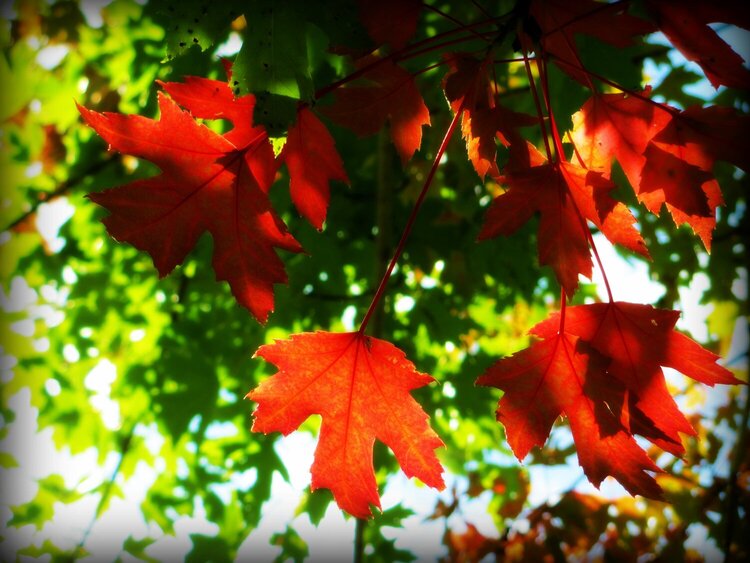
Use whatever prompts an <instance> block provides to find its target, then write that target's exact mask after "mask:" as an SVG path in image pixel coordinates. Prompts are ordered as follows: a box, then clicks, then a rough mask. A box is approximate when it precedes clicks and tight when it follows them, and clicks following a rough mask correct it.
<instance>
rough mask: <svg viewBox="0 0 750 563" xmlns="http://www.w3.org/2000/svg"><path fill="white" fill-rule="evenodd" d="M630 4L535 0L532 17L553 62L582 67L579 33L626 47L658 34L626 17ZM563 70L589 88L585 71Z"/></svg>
mask: <svg viewBox="0 0 750 563" xmlns="http://www.w3.org/2000/svg"><path fill="white" fill-rule="evenodd" d="M627 4H628V3H627V2H616V3H613V4H606V3H602V2H596V1H595V0H534V1H533V2H532V3H531V8H530V14H531V15H532V16H533V18H534V20H535V21H536V23H537V25H538V26H539V31H540V32H541V44H542V47H543V49H544V51H546V52H547V53H549V54H551V55H553V57H554V58H553V59H552V60H553V61H555V60H559V59H562V60H564V61H567V62H568V63H578V64H580V57H579V55H578V48H577V47H576V43H575V35H576V34H577V33H583V34H586V35H591V36H593V37H596V38H597V39H599V40H600V41H603V42H605V43H609V44H611V45H614V46H616V47H620V48H624V47H629V46H630V45H632V44H633V36H637V35H645V34H647V33H651V32H652V31H655V28H654V25H653V24H651V23H650V22H647V21H645V20H642V19H640V18H637V17H634V16H631V15H629V14H627V13H626V10H627ZM528 44H529V45H530V44H532V43H530V42H529V43H528ZM560 68H561V69H562V70H563V71H564V72H566V73H568V75H570V76H571V77H572V78H574V79H576V80H578V81H579V82H581V83H582V84H584V85H589V83H590V82H589V78H588V76H587V75H586V73H585V71H583V70H580V69H578V68H576V65H572V64H563V65H560Z"/></svg>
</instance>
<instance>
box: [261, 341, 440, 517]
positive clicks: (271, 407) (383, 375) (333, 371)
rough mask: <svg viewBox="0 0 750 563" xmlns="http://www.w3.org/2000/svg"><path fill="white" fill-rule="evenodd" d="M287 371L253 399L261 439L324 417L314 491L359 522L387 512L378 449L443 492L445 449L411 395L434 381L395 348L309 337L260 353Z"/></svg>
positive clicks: (385, 344)
mask: <svg viewBox="0 0 750 563" xmlns="http://www.w3.org/2000/svg"><path fill="white" fill-rule="evenodd" d="M256 355H257V356H260V357H261V358H263V359H264V360H266V361H268V362H270V363H272V364H274V365H275V366H277V367H278V368H279V371H278V373H276V374H275V375H274V376H273V377H271V378H270V379H267V380H266V381H264V382H263V383H261V384H260V386H258V387H257V388H256V389H255V390H253V391H251V392H250V393H249V394H248V398H250V399H252V400H253V401H256V402H257V403H258V408H257V409H256V411H255V414H254V416H255V422H254V423H253V431H256V432H264V433H268V432H276V431H278V432H282V433H283V434H289V433H290V432H292V431H294V430H296V429H297V428H298V427H299V425H300V424H302V422H304V421H305V420H306V419H307V418H308V417H309V416H311V415H313V414H319V415H321V417H322V426H321V430H320V440H319V442H318V446H317V448H316V450H315V461H314V463H313V465H312V469H311V472H312V489H313V490H314V489H318V488H327V489H330V490H331V491H332V492H333V496H334V498H335V499H336V502H337V503H338V505H339V506H340V507H341V508H342V509H343V510H346V511H347V512H348V513H349V514H352V515H353V516H357V517H359V518H366V517H368V516H370V515H371V511H370V505H375V506H377V507H378V508H379V507H380V498H379V496H378V489H377V483H376V482H375V474H374V472H373V460H372V455H373V445H374V442H375V439H378V440H380V441H381V442H383V443H384V444H386V445H387V446H388V447H390V448H391V449H392V450H393V453H394V454H395V456H396V459H397V460H398V462H399V464H400V465H401V467H402V469H403V471H404V473H406V475H408V476H409V477H417V478H419V479H420V480H421V481H423V482H424V483H426V484H427V485H430V486H431V487H435V488H437V489H442V488H443V486H444V484H443V479H442V477H441V473H442V468H441V466H440V462H439V461H438V459H437V457H436V456H435V452H434V450H435V449H436V448H438V447H440V446H442V445H443V443H442V441H441V440H440V438H438V436H437V435H436V434H435V433H434V432H433V431H432V429H431V428H430V426H429V425H428V423H427V419H428V416H427V414H425V412H424V411H423V410H422V409H421V407H420V406H419V405H418V404H417V403H416V402H415V401H414V399H413V398H412V397H411V395H410V391H412V390H413V389H417V388H419V387H423V386H424V385H427V384H428V383H430V382H432V381H433V379H432V378H431V377H430V376H429V375H426V374H423V373H419V372H417V371H416V369H415V368H414V365H413V364H412V363H411V362H410V361H408V360H407V359H406V357H405V356H404V353H403V352H401V351H400V350H398V349H397V348H396V347H394V346H393V345H392V344H390V343H388V342H385V341H383V340H378V339H376V338H371V337H368V336H365V335H363V334H360V333H358V332H353V333H338V334H337V333H329V332H316V333H303V334H295V335H293V336H292V337H291V338H290V339H289V340H283V341H276V342H275V343H273V344H269V345H266V346H261V347H260V348H259V349H258V351H257V352H256Z"/></svg>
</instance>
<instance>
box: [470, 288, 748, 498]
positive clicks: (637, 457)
mask: <svg viewBox="0 0 750 563" xmlns="http://www.w3.org/2000/svg"><path fill="white" fill-rule="evenodd" d="M678 317H679V313H678V312H676V311H669V310H662V309H654V308H653V307H650V306H647V305H637V304H632V303H621V302H614V303H598V304H592V305H581V306H575V307H568V308H567V309H566V311H565V324H564V332H560V326H561V325H560V318H559V314H555V315H553V316H551V317H550V318H548V319H547V320H545V321H543V322H542V323H540V324H538V325H536V326H535V327H534V328H532V330H531V334H533V335H535V336H537V337H540V338H542V339H543V340H541V341H538V342H535V343H534V344H532V345H531V347H529V348H528V349H526V350H523V351H521V352H519V353H517V354H515V355H513V356H511V357H509V358H505V359H502V360H500V361H499V362H497V363H495V364H494V365H493V366H491V367H490V368H489V370H487V372H486V373H485V374H484V375H482V376H481V377H480V378H479V379H478V380H477V383H478V384H480V385H488V386H494V387H498V388H500V389H502V390H503V391H505V395H504V396H503V397H502V399H501V400H500V402H499V404H498V411H497V416H498V420H499V421H501V422H502V423H503V424H504V425H505V427H506V434H507V437H508V442H509V443H510V445H511V447H512V448H513V451H514V452H515V454H516V456H517V457H518V458H519V459H523V458H524V457H525V456H526V454H527V453H528V452H529V451H530V450H531V448H532V447H534V446H541V445H542V444H543V443H544V442H545V441H546V438H547V435H548V434H549V431H550V428H551V426H552V424H553V422H554V421H555V419H556V418H557V417H558V416H559V415H560V414H561V413H563V414H565V415H566V416H567V417H568V419H569V421H570V427H571V431H572V432H573V438H574V440H575V443H576V447H577V449H578V457H579V461H580V464H581V466H582V467H583V469H584V472H585V473H586V475H587V476H588V478H589V480H591V481H592V483H594V484H595V485H597V486H598V485H599V483H600V482H601V481H602V479H603V478H604V477H605V476H607V475H611V476H613V477H615V478H616V479H617V480H618V481H619V482H620V483H621V484H622V485H623V486H624V487H625V488H626V489H627V490H628V491H629V492H630V493H631V494H640V495H643V496H647V497H650V498H661V489H660V488H659V486H658V485H657V484H656V482H655V481H654V479H653V478H652V477H651V476H650V475H649V474H648V473H647V472H657V471H660V470H659V469H658V467H657V466H656V465H654V463H653V462H652V461H651V460H650V459H649V458H648V456H646V454H645V452H643V450H641V448H640V447H639V446H638V445H637V443H636V442H635V440H634V439H633V435H634V434H640V435H642V436H644V437H645V438H647V439H649V440H650V441H651V442H653V443H654V444H656V445H657V446H660V447H661V448H663V449H665V450H666V451H669V452H671V453H674V454H675V455H681V454H682V453H684V448H683V446H682V443H681V439H680V435H679V434H680V433H686V434H693V433H694V431H693V429H692V427H691V425H690V423H689V422H688V421H687V420H686V419H685V417H684V416H683V415H682V413H681V412H680V411H679V409H678V408H677V405H676V404H675V402H674V399H673V398H672V397H671V395H670V394H669V392H668V390H667V387H666V383H665V381H664V374H663V372H662V367H672V368H674V369H676V370H678V371H680V372H682V373H683V374H685V375H687V376H689V377H692V378H693V379H696V380H697V381H700V382H702V383H705V384H707V385H715V384H717V383H722V384H735V383H738V380H737V379H735V378H734V377H733V376H732V374H731V373H730V372H729V371H728V370H727V369H725V368H724V367H721V366H719V365H718V364H717V363H716V360H717V359H718V356H716V355H715V354H712V353H711V352H709V351H707V350H705V349H703V348H702V347H701V346H700V345H698V344H697V343H695V342H694V341H693V340H691V339H689V338H688V337H686V336H684V335H682V334H680V333H678V332H676V331H675V330H674V325H675V323H676V321H677V319H678Z"/></svg>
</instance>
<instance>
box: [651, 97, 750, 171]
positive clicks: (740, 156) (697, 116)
mask: <svg viewBox="0 0 750 563" xmlns="http://www.w3.org/2000/svg"><path fill="white" fill-rule="evenodd" d="M748 130H750V116H747V115H741V114H738V113H737V111H736V110H735V109H734V108H727V107H721V106H709V107H700V106H692V107H689V108H687V109H686V110H684V111H681V112H680V113H679V114H676V115H673V116H672V119H670V120H669V122H668V123H667V124H666V126H664V128H663V129H662V130H661V131H659V132H658V133H657V134H656V135H655V136H654V138H653V142H654V143H656V144H657V146H659V147H661V148H663V149H665V150H671V151H672V152H675V151H676V150H677V149H679V150H680V153H679V154H680V156H682V158H684V160H686V161H687V162H689V163H690V164H693V165H695V166H698V167H700V168H702V169H703V170H707V171H710V170H711V169H712V168H713V164H714V162H715V161H716V160H724V161H726V162H729V163H731V164H734V165H735V166H737V167H738V168H742V169H743V170H744V171H745V172H748V171H750V151H748V150H747V147H746V144H745V143H746V138H747V132H748Z"/></svg>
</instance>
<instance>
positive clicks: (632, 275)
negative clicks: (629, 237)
mask: <svg viewBox="0 0 750 563" xmlns="http://www.w3.org/2000/svg"><path fill="white" fill-rule="evenodd" d="M594 242H595V243H596V248H597V250H598V251H599V257H600V258H601V259H602V264H603V265H604V271H605V272H606V274H607V279H608V280H609V285H610V287H611V289H612V296H613V297H614V299H615V301H627V302H631V303H655V302H656V301H657V300H658V299H659V298H660V297H662V296H663V295H664V293H665V291H664V287H663V286H662V285H661V284H659V283H656V282H655V281H653V280H651V279H650V278H649V275H648V266H647V265H646V263H645V262H644V261H642V260H640V259H638V258H630V259H625V258H623V257H622V256H621V255H620V254H618V252H617V251H616V250H615V248H614V247H613V246H612V243H610V242H609V241H608V240H607V239H606V238H605V237H604V236H603V235H602V234H601V233H597V234H595V235H594ZM592 281H593V282H594V283H595V284H596V289H597V293H598V294H599V298H600V299H601V300H602V301H607V300H608V297H607V289H606V286H605V284H604V276H603V275H602V271H601V269H600V268H599V265H598V264H597V262H596V260H594V273H593V276H592Z"/></svg>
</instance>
